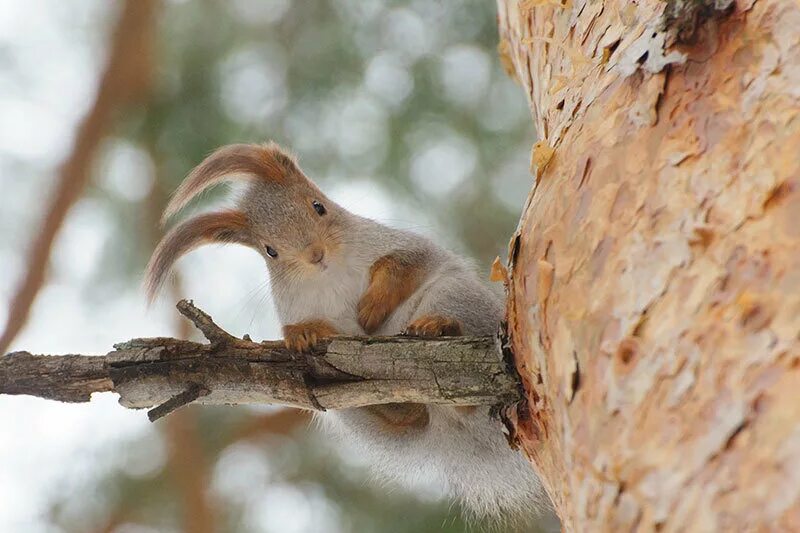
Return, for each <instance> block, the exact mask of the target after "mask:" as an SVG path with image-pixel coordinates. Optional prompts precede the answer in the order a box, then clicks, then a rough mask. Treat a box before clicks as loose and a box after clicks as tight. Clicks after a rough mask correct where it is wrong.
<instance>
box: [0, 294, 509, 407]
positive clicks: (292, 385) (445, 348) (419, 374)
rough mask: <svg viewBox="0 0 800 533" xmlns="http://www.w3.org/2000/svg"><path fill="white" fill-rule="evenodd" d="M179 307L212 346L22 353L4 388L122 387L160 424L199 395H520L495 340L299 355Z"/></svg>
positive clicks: (375, 398)
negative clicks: (95, 352) (97, 353)
mask: <svg viewBox="0 0 800 533" xmlns="http://www.w3.org/2000/svg"><path fill="white" fill-rule="evenodd" d="M178 309H179V311H180V312H181V313H182V314H183V315H184V316H186V317H187V318H189V319H190V320H191V321H192V322H193V323H194V325H195V327H197V328H198V329H199V330H200V331H202V332H203V335H205V337H206V338H207V339H208V340H209V341H210V343H209V344H199V343H195V342H189V341H183V340H179V339H173V338H163V337H162V338H153V339H133V340H131V341H128V342H124V343H121V344H117V345H115V350H114V351H112V352H110V353H108V354H107V355H105V356H84V355H65V356H46V355H31V354H29V353H27V352H17V353H12V354H9V355H7V356H6V357H3V358H0V394H29V395H33V396H39V397H42V398H48V399H53V400H61V401H68V402H82V401H88V400H89V399H90V397H91V394H92V393H93V392H106V391H114V392H117V393H118V394H120V396H121V399H120V403H122V404H123V405H124V406H126V407H131V408H141V407H152V406H156V405H158V406H159V407H158V408H156V410H154V411H151V420H155V419H156V418H159V417H161V416H163V415H165V414H168V413H169V412H171V411H173V410H174V409H177V408H178V407H181V406H182V405H185V404H187V403H190V402H192V401H195V400H199V401H200V402H201V403H207V404H244V403H261V404H263V403H275V404H283V405H292V406H296V407H303V408H306V409H315V410H325V409H342V408H349V407H359V406H364V405H373V404H380V403H389V402H417V403H435V404H448V405H493V404H500V403H510V402H512V401H515V400H516V399H517V398H518V383H517V381H516V379H515V378H514V377H512V375H511V374H510V373H509V372H508V370H507V365H506V362H504V361H503V360H502V358H501V356H500V355H499V351H498V347H497V344H496V341H495V339H493V338H491V337H451V338H442V339H413V338H407V337H337V338H334V339H332V340H330V341H327V342H325V343H322V344H320V345H319V346H317V347H316V348H315V349H314V351H313V352H312V353H297V352H294V351H291V350H289V349H287V348H286V347H285V346H284V344H283V342H282V341H265V342H262V343H256V342H253V341H251V340H250V339H249V337H247V336H245V338H244V339H238V338H236V337H233V336H232V335H230V334H229V333H227V332H226V331H224V330H223V329H221V328H220V327H219V326H217V325H216V324H215V323H214V322H213V320H212V319H211V317H210V316H208V315H207V314H205V313H204V312H202V311H201V310H199V309H197V308H196V307H194V305H192V304H191V302H187V301H185V300H184V301H181V302H179V304H178Z"/></svg>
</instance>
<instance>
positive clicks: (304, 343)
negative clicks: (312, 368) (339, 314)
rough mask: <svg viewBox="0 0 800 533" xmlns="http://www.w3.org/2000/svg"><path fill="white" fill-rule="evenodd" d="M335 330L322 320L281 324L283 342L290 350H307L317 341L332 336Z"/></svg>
mask: <svg viewBox="0 0 800 533" xmlns="http://www.w3.org/2000/svg"><path fill="white" fill-rule="evenodd" d="M336 334H337V331H336V330H335V329H334V327H333V326H331V325H330V324H329V323H327V322H325V321H324V320H309V321H307V322H300V323H299V324H290V325H288V326H283V342H284V343H285V344H286V347H287V348H288V349H290V350H294V351H297V352H307V351H308V350H310V349H311V348H313V347H314V346H315V345H316V344H317V343H318V342H320V341H322V340H323V339H326V338H328V337H333V336H334V335H336Z"/></svg>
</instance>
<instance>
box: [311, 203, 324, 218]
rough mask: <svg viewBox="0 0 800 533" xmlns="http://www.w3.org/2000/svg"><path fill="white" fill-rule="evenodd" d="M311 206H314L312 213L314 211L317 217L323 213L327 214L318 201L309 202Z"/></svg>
mask: <svg viewBox="0 0 800 533" xmlns="http://www.w3.org/2000/svg"><path fill="white" fill-rule="evenodd" d="M311 205H312V206H314V211H316V212H317V214H318V215H319V216H322V215H324V214H325V213H327V211H326V210H325V206H324V205H322V204H321V203H319V202H318V201H316V200H314V201H313V202H311Z"/></svg>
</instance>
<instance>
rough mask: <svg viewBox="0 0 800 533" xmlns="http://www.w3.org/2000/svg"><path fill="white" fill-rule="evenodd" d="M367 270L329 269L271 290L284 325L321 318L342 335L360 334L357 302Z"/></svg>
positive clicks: (365, 282)
mask: <svg viewBox="0 0 800 533" xmlns="http://www.w3.org/2000/svg"><path fill="white" fill-rule="evenodd" d="M368 277H369V275H368V271H367V269H342V268H339V269H335V268H329V269H328V270H327V271H326V272H325V273H324V275H320V276H317V277H315V278H314V279H308V280H304V281H303V282H300V283H297V284H296V285H294V286H292V287H290V288H281V290H276V291H274V295H275V305H276V308H277V311H278V316H279V318H280V320H281V322H282V323H283V324H296V323H298V322H303V321H306V320H315V319H324V320H327V321H328V322H330V323H331V324H332V325H333V326H334V327H335V328H336V329H337V331H338V332H339V333H341V334H344V335H360V334H363V330H362V329H361V326H359V324H358V316H357V311H356V308H357V305H358V301H359V298H360V297H361V295H362V294H363V293H364V291H365V290H366V288H367V284H368V281H369V280H368Z"/></svg>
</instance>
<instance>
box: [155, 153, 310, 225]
mask: <svg viewBox="0 0 800 533" xmlns="http://www.w3.org/2000/svg"><path fill="white" fill-rule="evenodd" d="M298 175H302V172H301V171H300V168H299V167H298V166H297V161H296V160H295V158H294V157H293V156H292V155H291V154H290V153H288V152H287V151H285V150H283V149H282V148H281V147H280V146H278V145H277V144H276V143H274V142H268V143H266V144H230V145H228V146H223V147H222V148H219V149H218V150H216V151H215V152H214V153H212V154H211V155H209V156H208V157H206V158H205V159H204V160H203V162H202V163H200V164H199V165H197V167H195V168H194V170H192V172H191V173H190V174H189V175H188V176H187V177H186V179H185V180H183V183H181V185H180V186H179V187H178V189H177V190H176V191H175V194H174V195H173V196H172V199H171V200H170V201H169V204H167V207H166V209H165V210H164V215H163V217H162V222H165V221H166V220H167V219H169V218H170V217H171V216H172V215H174V214H175V213H177V212H178V211H180V210H181V209H182V208H183V207H184V206H186V204H188V203H189V202H190V201H191V200H192V199H193V198H194V197H195V196H197V195H198V194H200V193H201V192H203V191H204V190H206V189H207V188H209V187H212V186H213V185H217V184H219V183H221V182H223V181H227V180H231V179H247V180H263V181H272V182H284V181H288V180H289V179H291V178H292V177H295V176H298Z"/></svg>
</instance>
